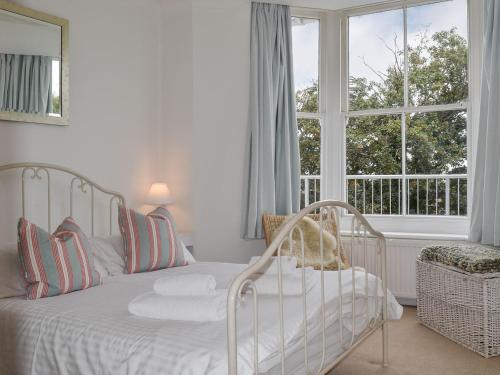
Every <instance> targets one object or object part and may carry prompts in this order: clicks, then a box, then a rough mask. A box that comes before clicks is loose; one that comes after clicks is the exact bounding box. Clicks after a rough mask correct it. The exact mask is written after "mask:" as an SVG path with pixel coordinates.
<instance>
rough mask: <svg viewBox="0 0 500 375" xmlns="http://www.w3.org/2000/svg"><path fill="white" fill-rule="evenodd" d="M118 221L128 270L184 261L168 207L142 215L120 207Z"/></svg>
mask: <svg viewBox="0 0 500 375" xmlns="http://www.w3.org/2000/svg"><path fill="white" fill-rule="evenodd" d="M118 220H119V223H120V231H121V234H122V237H123V243H124V246H125V254H126V258H127V271H128V273H136V272H145V271H154V270H159V269H162V268H168V267H176V266H185V265H186V264H187V262H186V261H185V260H184V255H183V252H182V245H181V244H180V241H179V238H178V236H177V231H176V229H175V225H174V221H173V219H172V216H171V215H170V212H168V210H167V209H165V208H163V207H158V208H157V209H156V210H154V211H153V212H150V213H149V214H148V215H142V214H140V213H139V212H136V211H134V210H132V209H130V208H126V207H124V206H120V207H119V208H118Z"/></svg>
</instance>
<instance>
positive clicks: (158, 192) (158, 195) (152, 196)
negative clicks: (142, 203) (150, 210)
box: [148, 182, 172, 205]
mask: <svg viewBox="0 0 500 375" xmlns="http://www.w3.org/2000/svg"><path fill="white" fill-rule="evenodd" d="M148 203H149V204H158V205H164V204H169V203H172V197H171V196H170V190H169V189H168V186H167V184H166V183H165V182H154V183H153V184H152V185H151V188H150V189H149V194H148Z"/></svg>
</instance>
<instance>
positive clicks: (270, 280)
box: [255, 268, 318, 296]
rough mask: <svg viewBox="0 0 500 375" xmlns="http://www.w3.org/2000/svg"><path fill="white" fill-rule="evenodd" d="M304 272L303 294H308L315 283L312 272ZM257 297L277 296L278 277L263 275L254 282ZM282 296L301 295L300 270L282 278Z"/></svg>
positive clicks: (308, 270) (315, 279)
mask: <svg viewBox="0 0 500 375" xmlns="http://www.w3.org/2000/svg"><path fill="white" fill-rule="evenodd" d="M304 271H305V293H308V292H309V291H310V290H311V289H312V288H313V287H314V285H316V283H317V281H318V280H317V278H316V277H314V276H315V275H314V270H313V269H310V268H307V269H305V270H304ZM255 287H256V288H257V294H258V295H279V284H278V275H267V274H264V275H262V276H260V277H259V278H258V279H256V280H255ZM282 287H283V295H286V296H296V295H301V294H302V270H297V271H296V272H294V273H292V274H287V275H283V276H282Z"/></svg>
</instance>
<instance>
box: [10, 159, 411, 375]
mask: <svg viewBox="0 0 500 375" xmlns="http://www.w3.org/2000/svg"><path fill="white" fill-rule="evenodd" d="M1 171H10V172H12V173H11V176H9V178H12V177H15V176H18V177H19V178H20V180H21V184H20V185H21V214H22V215H23V216H25V215H27V211H28V209H27V207H26V206H27V204H26V201H27V199H26V198H25V197H27V196H28V193H27V191H28V187H27V185H28V182H30V180H31V178H30V177H33V176H35V178H34V179H36V180H44V181H45V185H44V188H43V189H44V190H43V191H44V195H45V196H46V197H47V198H48V199H49V203H48V204H47V207H48V208H49V209H48V217H47V225H48V227H49V228H50V225H51V224H50V223H51V220H52V218H51V216H50V215H51V213H52V210H51V209H50V207H51V205H52V204H53V201H54V198H53V195H54V194H53V193H52V190H51V189H54V186H53V185H54V184H55V183H56V182H55V181H56V178H55V177H54V175H55V174H61V175H68V180H67V181H68V182H69V190H70V193H69V207H68V208H69V211H70V212H72V213H73V212H74V211H75V207H76V203H75V201H76V190H77V189H79V190H80V192H81V193H87V194H88V195H90V199H87V200H85V202H86V203H85V204H88V205H89V207H88V210H87V211H88V213H89V216H90V219H89V220H88V222H89V229H88V232H89V234H90V235H94V234H95V233H97V232H99V230H100V231H101V232H102V231H106V232H109V233H110V234H111V233H112V232H113V222H114V219H113V212H114V209H115V206H116V204H118V203H122V204H124V203H125V199H124V197H123V196H121V195H120V194H119V193H116V192H113V191H109V190H107V189H104V188H102V187H100V186H99V185H97V184H95V183H94V182H92V181H91V180H90V179H88V178H87V177H85V176H82V175H81V174H79V173H77V172H74V171H71V170H68V169H66V168H63V167H59V166H55V165H47V164H37V163H26V164H13V165H7V166H3V167H0V172H1ZM14 172H18V173H14ZM37 177H38V178H37ZM98 194H102V195H103V196H104V198H97V195H98ZM51 199H52V201H51ZM98 203H99V204H101V205H102V204H104V207H100V208H98V207H97V204H98ZM340 210H344V211H345V212H344V215H341V214H340ZM311 212H319V213H320V215H323V216H322V220H325V221H326V220H337V223H339V220H341V217H346V218H348V220H350V222H351V231H350V234H349V235H350V237H351V241H350V242H349V243H350V246H349V247H350V249H349V252H350V259H351V265H352V267H350V268H349V269H346V270H342V271H328V272H327V271H324V270H322V269H320V270H317V271H314V278H316V279H317V283H316V284H315V287H314V288H312V289H311V290H309V291H308V292H307V293H305V292H304V293H303V294H302V295H299V296H286V295H283V293H282V289H281V287H282V285H281V283H282V280H281V275H278V276H277V280H276V282H277V285H278V289H279V290H280V292H279V293H278V295H276V296H259V295H258V293H257V290H256V288H255V287H254V281H253V280H254V279H255V275H256V274H257V273H258V271H259V270H260V269H262V268H263V267H264V266H265V265H266V262H267V260H269V259H270V258H271V257H272V256H273V255H274V254H277V255H278V262H279V259H280V253H281V248H282V246H283V244H284V243H285V242H286V241H287V240H290V241H291V235H292V234H293V233H294V231H297V230H298V229H297V226H296V223H297V221H298V220H300V218H301V217H302V216H304V215H307V214H308V213H311ZM96 213H99V214H100V215H102V214H103V213H107V215H109V218H107V219H106V220H103V219H102V218H100V220H96V219H95V218H94V215H96ZM98 227H102V228H98ZM103 228H104V229H103ZM337 228H340V225H338V226H337ZM339 230H340V229H339ZM339 238H341V236H340V233H339ZM369 241H375V243H376V244H377V245H378V247H377V249H378V251H377V254H376V257H369V256H368V255H369V254H367V252H368V249H369V248H370V247H369V246H368V242H369ZM321 243H322V242H321ZM356 245H357V247H358V248H359V249H358V250H359V251H358V252H359V254H358V256H357V257H355V256H354V254H355V252H356V249H355V247H356ZM354 259H361V260H362V261H363V262H364V264H360V265H354V264H353V261H354ZM368 259H375V261H374V262H370V261H369V260H368ZM363 262H362V263H363ZM184 273H201V274H212V275H214V276H215V278H216V279H217V284H218V285H222V286H224V287H227V288H228V290H229V291H228V303H227V319H226V320H224V321H220V322H204V323H195V322H183V321H166V320H155V319H147V318H140V317H137V316H133V315H131V314H130V313H129V312H128V310H127V304H128V303H129V302H130V300H131V299H132V298H134V297H135V296H136V295H138V294H140V293H143V292H145V291H147V290H149V289H150V288H151V285H152V283H153V282H154V280H156V279H157V278H158V277H160V276H163V275H174V274H184ZM401 312H402V308H401V306H400V305H399V304H398V303H397V302H396V300H395V299H394V297H393V296H392V294H391V293H390V292H389V291H388V290H387V278H386V270H385V240H384V238H383V235H382V234H380V233H378V232H376V231H375V230H373V228H371V226H370V225H369V224H368V222H367V221H366V220H365V219H364V218H363V217H362V215H361V214H359V213H358V212H357V211H356V210H355V209H353V208H352V207H351V206H349V205H347V204H345V203H343V202H336V201H325V202H318V203H315V204H313V205H312V206H310V207H307V208H306V209H304V210H302V211H301V212H300V213H299V214H298V215H295V216H294V217H293V218H292V219H291V220H289V221H287V223H286V225H284V227H283V228H282V230H281V231H280V233H279V234H278V235H277V236H276V237H275V239H274V241H273V242H272V243H271V245H270V246H269V247H268V249H267V250H266V251H265V252H264V254H263V256H262V257H261V259H260V260H259V261H258V262H257V263H254V264H253V265H251V266H249V265H245V264H229V263H201V262H200V263H194V264H190V265H188V266H184V267H175V268H167V269H163V270H160V271H155V272H144V273H137V274H131V275H129V274H122V275H118V276H112V277H111V276H110V277H105V278H104V281H103V284H102V285H100V286H98V287H93V288H89V289H86V290H82V291H78V292H73V293H69V294H65V295H60V296H57V297H50V298H42V299H38V300H26V299H24V298H22V297H12V298H4V299H0V347H1V348H2V352H1V354H0V374H52V373H58V374H87V373H88V374H91V373H92V374H228V373H229V374H252V373H259V374H305V373H326V372H328V371H329V370H331V369H332V368H334V367H335V366H336V365H337V364H338V363H339V362H340V361H341V360H342V359H343V358H345V357H346V356H347V355H348V354H349V353H350V352H351V351H352V350H353V349H354V348H355V347H356V346H357V345H359V343H361V342H362V341H363V340H364V339H365V338H366V337H368V336H369V335H371V334H372V333H374V332H376V331H377V330H379V329H382V332H383V340H382V342H381V346H382V349H383V358H382V361H383V363H384V364H386V363H387V358H388V353H387V343H388V330H387V323H388V321H389V320H390V319H398V318H399V317H400V316H401Z"/></svg>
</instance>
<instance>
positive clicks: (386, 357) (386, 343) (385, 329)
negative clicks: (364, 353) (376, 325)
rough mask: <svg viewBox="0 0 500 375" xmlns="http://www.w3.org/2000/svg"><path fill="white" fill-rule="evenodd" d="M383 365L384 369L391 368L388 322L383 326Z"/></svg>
mask: <svg viewBox="0 0 500 375" xmlns="http://www.w3.org/2000/svg"><path fill="white" fill-rule="evenodd" d="M382 364H383V366H384V367H387V366H389V325H388V322H387V321H386V322H384V324H383V325H382Z"/></svg>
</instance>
